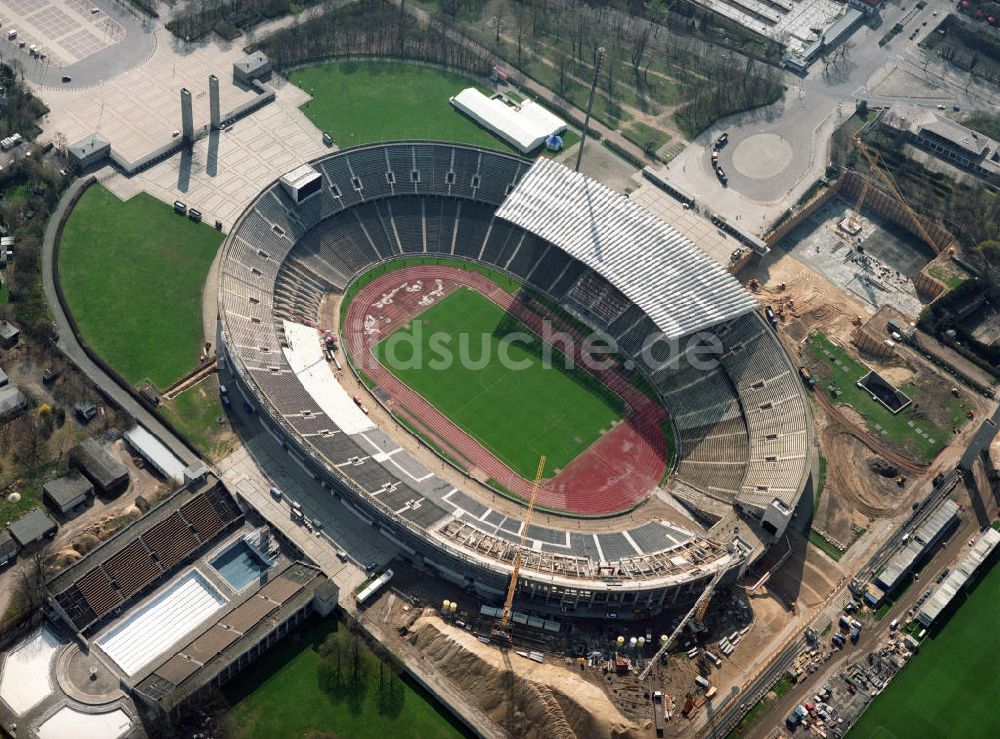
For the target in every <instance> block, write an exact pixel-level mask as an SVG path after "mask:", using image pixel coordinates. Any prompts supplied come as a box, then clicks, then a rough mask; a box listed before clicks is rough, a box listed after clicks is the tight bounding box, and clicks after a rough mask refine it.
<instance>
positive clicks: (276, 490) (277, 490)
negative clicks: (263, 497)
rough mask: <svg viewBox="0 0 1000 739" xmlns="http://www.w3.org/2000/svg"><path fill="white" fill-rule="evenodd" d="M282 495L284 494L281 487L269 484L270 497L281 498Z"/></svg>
mask: <svg viewBox="0 0 1000 739" xmlns="http://www.w3.org/2000/svg"><path fill="white" fill-rule="evenodd" d="M284 495H285V494H284V493H283V492H281V488H278V487H275V486H274V485H272V486H271V497H272V498H274V499H275V500H281V499H282V498H283V497H284ZM295 505H298V504H297V503H296V504H295Z"/></svg>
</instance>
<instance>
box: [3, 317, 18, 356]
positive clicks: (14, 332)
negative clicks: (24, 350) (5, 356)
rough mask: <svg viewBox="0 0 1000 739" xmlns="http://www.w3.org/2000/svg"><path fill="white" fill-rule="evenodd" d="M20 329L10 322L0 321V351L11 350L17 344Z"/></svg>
mask: <svg viewBox="0 0 1000 739" xmlns="http://www.w3.org/2000/svg"><path fill="white" fill-rule="evenodd" d="M20 336H21V329H19V328H18V327H17V326H15V325H14V324H13V323H11V322H10V321H2V320H0V349H11V348H13V347H14V345H15V344H17V340H18V338H19V337H20Z"/></svg>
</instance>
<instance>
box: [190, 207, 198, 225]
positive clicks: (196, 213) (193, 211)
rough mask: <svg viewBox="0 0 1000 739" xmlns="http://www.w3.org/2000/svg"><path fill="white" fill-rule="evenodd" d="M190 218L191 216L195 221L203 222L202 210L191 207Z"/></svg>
mask: <svg viewBox="0 0 1000 739" xmlns="http://www.w3.org/2000/svg"><path fill="white" fill-rule="evenodd" d="M188 218H190V219H191V220H192V221H194V222H195V223H201V211H200V210H195V209H194V208H191V209H189V210H188Z"/></svg>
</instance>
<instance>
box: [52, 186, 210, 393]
mask: <svg viewBox="0 0 1000 739" xmlns="http://www.w3.org/2000/svg"><path fill="white" fill-rule="evenodd" d="M221 242H222V234H221V233H219V232H217V231H215V230H213V229H212V228H211V226H207V225H204V224H196V223H193V222H192V221H189V220H188V219H187V218H184V217H182V216H178V215H176V214H174V212H173V210H172V209H171V207H170V206H169V205H167V204H165V203H162V202H160V201H159V200H156V199H155V198H153V197H151V196H149V195H147V194H145V193H140V194H138V195H136V196H135V197H133V198H132V199H131V200H129V201H128V202H124V203H123V202H122V201H120V200H119V199H118V198H117V197H115V196H114V195H113V194H111V193H110V192H109V191H108V190H106V189H105V188H104V187H102V186H100V185H95V186H93V187H91V188H90V189H89V190H87V192H86V193H84V195H83V197H82V198H81V199H80V202H79V203H77V205H76V207H75V208H74V209H73V213H72V215H71V216H70V218H69V221H68V222H67V223H66V228H65V230H64V231H63V236H62V243H61V245H60V248H59V277H60V281H61V283H62V288H63V292H64V293H65V295H66V300H67V301H68V302H69V307H70V310H71V311H72V313H73V317H74V318H75V319H76V322H77V324H78V325H79V327H80V331H81V333H82V334H83V337H84V339H85V340H86V342H87V343H88V344H89V345H90V346H91V348H93V349H94V351H96V352H97V353H98V354H99V355H100V356H101V357H102V358H103V359H104V360H105V361H106V362H107V363H108V364H110V365H111V366H112V367H114V368H115V369H116V370H117V371H118V372H119V373H120V374H121V375H122V377H124V378H125V379H126V380H127V381H128V382H130V383H132V384H136V383H138V382H139V381H141V380H143V379H149V380H150V381H152V383H153V384H154V385H156V386H157V387H160V388H163V387H166V386H168V385H170V383H172V382H173V381H175V380H177V379H178V378H179V377H181V376H182V375H184V374H185V373H186V372H189V371H190V370H192V369H194V366H195V364H196V363H197V361H198V353H199V350H200V348H201V343H202V340H203V336H204V333H203V328H202V317H201V312H202V311H201V300H202V289H203V288H204V285H205V278H206V277H207V275H208V270H209V267H210V266H211V264H212V260H213V259H214V257H215V253H216V251H217V250H218V248H219V244H220V243H221Z"/></svg>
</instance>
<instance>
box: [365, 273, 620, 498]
mask: <svg viewBox="0 0 1000 739" xmlns="http://www.w3.org/2000/svg"><path fill="white" fill-rule="evenodd" d="M514 332H524V333H523V336H522V338H521V339H519V340H518V341H516V342H515V341H511V342H509V343H507V342H505V341H504V337H506V336H510V335H511V334H513V333H514ZM442 342H447V344H446V345H444V344H443V343H442ZM463 346H464V347H466V349H467V351H464V352H463V351H461V347H463ZM542 346H543V343H542V341H541V339H540V338H538V336H536V335H535V334H532V333H530V332H529V331H528V329H527V328H525V327H524V326H523V325H522V324H520V323H518V322H517V321H515V320H513V319H512V318H510V317H509V316H508V315H507V314H506V313H505V312H504V311H503V310H502V309H501V308H499V307H498V306H497V305H496V304H495V303H493V302H491V301H490V300H488V299H486V298H485V297H483V296H482V295H481V294H479V293H478V292H476V291H474V290H471V289H469V288H464V287H463V288H459V289H458V290H456V291H455V292H454V293H452V294H451V295H449V296H448V297H446V298H445V299H444V300H442V301H440V302H439V303H437V304H435V305H434V306H432V307H431V308H429V309H428V310H426V311H424V312H423V313H421V314H420V316H419V317H418V318H416V319H414V320H413V321H411V322H410V323H409V324H407V325H406V326H404V327H402V328H400V329H399V330H398V331H396V332H395V333H394V334H392V335H390V336H389V337H387V338H386V339H384V340H383V341H382V342H381V343H379V344H378V345H377V346H376V347H375V349H374V351H375V355H376V357H377V358H378V360H379V361H380V362H381V363H382V364H383V365H385V366H386V367H387V368H388V369H389V370H390V371H392V372H393V373H394V374H395V375H396V376H397V377H398V378H399V379H401V380H402V381H403V382H405V383H406V384H407V385H409V386H410V387H411V388H412V389H413V390H415V391H417V392H418V393H420V394H421V395H422V396H423V397H424V398H425V399H426V400H428V401H429V402H430V403H432V404H433V405H434V406H435V407H437V408H438V410H440V411H441V412H442V413H444V414H445V415H446V416H448V417H449V418H451V419H452V420H453V421H454V422H455V423H457V424H458V425H459V426H461V427H462V428H463V429H465V430H466V431H467V432H468V433H470V434H471V435H472V436H474V437H475V438H477V439H478V440H479V441H480V442H481V443H482V444H483V446H485V447H486V448H487V449H489V450H490V451H491V452H493V454H495V455H496V456H497V457H499V458H500V459H501V460H503V461H504V462H505V463H506V464H507V465H509V466H510V468H511V469H512V470H514V471H515V472H517V473H518V474H519V475H521V476H522V477H526V478H527V479H532V478H533V477H534V475H535V470H536V469H537V467H538V458H539V456H540V455H542V454H545V455H547V457H548V463H547V465H546V472H547V474H549V475H551V474H552V473H553V472H554V471H555V470H557V469H562V468H563V467H565V466H566V465H567V464H569V462H570V461H572V460H573V458H574V457H576V456H577V455H578V454H579V453H580V452H582V451H583V450H584V449H586V448H587V447H589V446H590V445H591V444H592V443H593V442H594V441H596V440H597V438H598V437H599V436H600V435H601V433H602V432H603V431H607V430H609V429H610V428H611V426H612V424H613V423H614V422H615V421H616V420H618V419H619V418H621V416H622V412H623V403H622V401H621V399H620V398H619V397H618V396H617V395H615V394H614V393H612V392H611V391H610V390H608V389H607V388H606V387H604V386H603V385H601V384H600V383H599V382H598V381H596V380H595V379H594V378H593V377H591V376H590V375H589V374H587V373H586V372H584V370H582V369H579V368H577V367H575V366H573V367H572V368H571V369H570V370H566V369H564V358H563V356H562V355H561V354H559V353H558V352H557V351H553V352H552V362H551V366H546V365H545V363H544V362H543V360H542V359H541V357H540V356H539V354H540V352H541V349H542ZM440 348H446V349H447V350H448V351H449V352H450V353H451V354H452V356H454V358H455V361H453V362H450V363H444V362H438V361H436V359H437V358H438V357H440V356H442V352H441V351H440ZM505 350H506V355H504V351H505ZM463 353H464V354H465V355H466V356H467V357H468V358H469V359H470V360H471V361H469V362H460V361H458V358H459V356H460V355H461V354H463ZM504 356H507V357H509V359H510V361H511V363H512V364H511V365H510V367H511V368H508V367H506V366H504V362H503V361H502V358H503V357H504ZM445 365H447V366H445ZM465 365H468V366H465ZM513 367H517V369H513Z"/></svg>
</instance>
